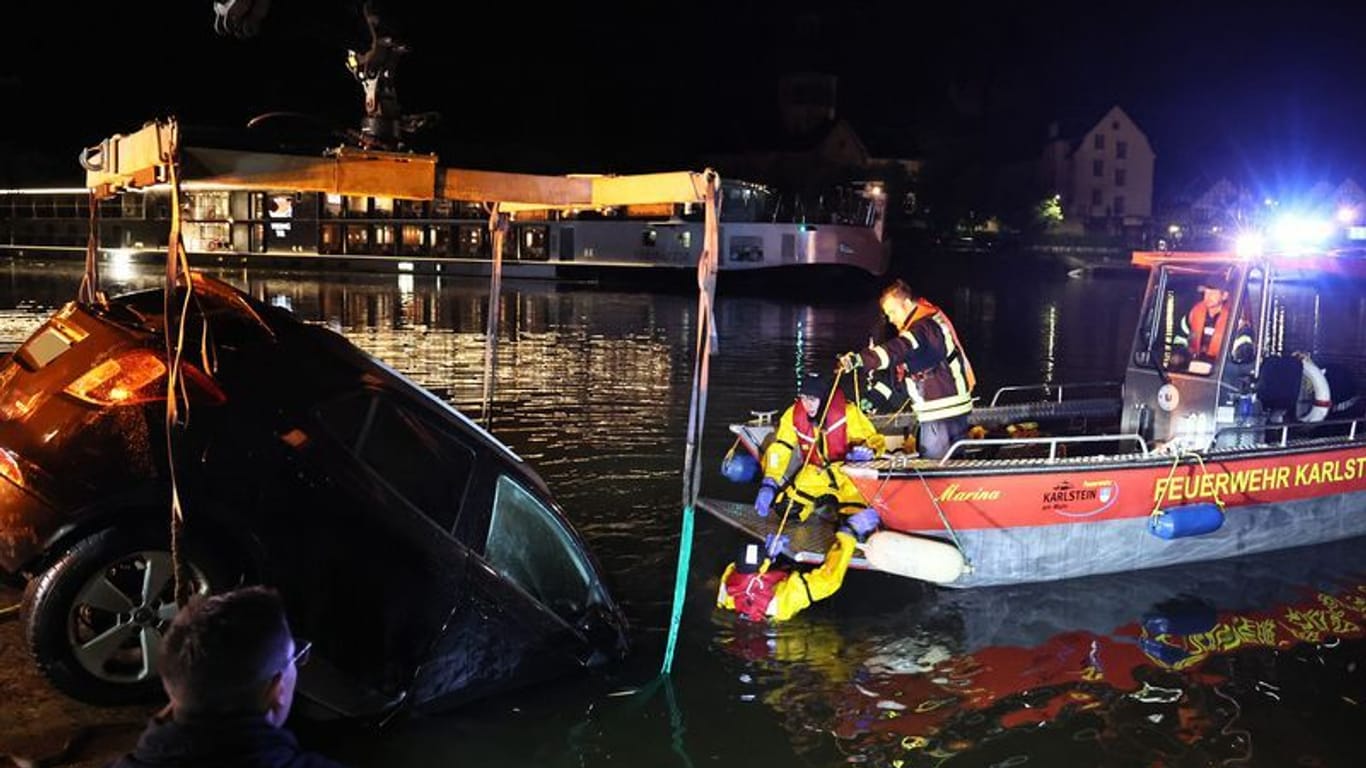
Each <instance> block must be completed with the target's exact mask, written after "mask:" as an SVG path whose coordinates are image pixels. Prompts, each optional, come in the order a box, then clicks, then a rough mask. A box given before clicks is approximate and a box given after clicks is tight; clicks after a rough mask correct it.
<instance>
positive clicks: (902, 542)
mask: <svg viewBox="0 0 1366 768" xmlns="http://www.w3.org/2000/svg"><path fill="white" fill-rule="evenodd" d="M863 556H864V558H866V559H867V560H868V564H869V565H871V566H873V567H874V568H876V569H878V570H879V571H885V572H887V573H892V574H896V575H897V576H906V577H908V578H912V579H919V580H921V581H929V582H933V583H935V584H948V583H949V582H952V581H954V580H956V579H957V578H958V577H959V576H962V575H963V574H964V573H966V572H967V570H968V568H967V563H966V561H964V560H963V553H962V552H959V551H958V548H957V547H955V546H953V545H952V544H950V543H949V542H947V541H940V540H939V539H932V538H929V537H926V536H912V535H910V534H906V533H899V532H897V531H886V530H883V531H877V532H875V533H873V535H871V536H869V537H868V541H867V542H865V543H864V544H863Z"/></svg>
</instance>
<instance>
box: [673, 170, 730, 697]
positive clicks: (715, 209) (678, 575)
mask: <svg viewBox="0 0 1366 768" xmlns="http://www.w3.org/2000/svg"><path fill="white" fill-rule="evenodd" d="M705 178H706V185H707V186H706V192H705V195H704V198H703V199H704V201H705V208H706V227H705V229H704V233H703V238H702V255H701V257H700V258H698V260H697V288H698V291H697V354H696V358H695V360H694V362H693V381H692V397H691V400H690V403H689V406H688V435H687V442H686V447H685V449H684V453H683V526H682V531H681V532H680V534H679V543H678V568H677V570H676V571H675V573H674V597H673V610H672V611H671V612H670V615H669V635H668V641H667V643H666V644H665V646H664V662H663V664H662V665H661V667H660V674H661V675H668V674H669V673H670V672H671V671H672V669H673V662H674V652H675V651H676V650H677V647H678V627H679V624H680V623H681V622H682V620H683V602H684V598H686V597H687V592H688V565H689V561H690V559H691V558H692V537H693V518H694V516H695V515H694V506H695V505H696V503H697V493H698V488H699V487H701V484H702V467H701V464H700V462H698V461H697V454H698V451H699V450H700V444H701V438H702V424H703V421H704V420H705V416H706V412H707V379H708V377H709V375H710V370H711V366H710V364H711V353H712V352H714V351H716V348H717V339H716V319H715V317H714V316H713V314H712V305H713V299H714V297H715V296H716V267H717V258H718V255H717V254H718V252H719V250H720V242H719V241H720V237H719V233H718V227H719V225H718V221H719V217H720V191H721V178H720V177H719V176H718V175H717V174H716V173H715V172H713V171H707V172H706V174H705Z"/></svg>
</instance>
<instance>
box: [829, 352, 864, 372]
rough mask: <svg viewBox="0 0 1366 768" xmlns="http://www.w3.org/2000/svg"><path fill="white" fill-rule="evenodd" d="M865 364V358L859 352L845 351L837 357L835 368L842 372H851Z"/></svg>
mask: <svg viewBox="0 0 1366 768" xmlns="http://www.w3.org/2000/svg"><path fill="white" fill-rule="evenodd" d="M862 365H863V358H862V357H861V356H860V355H859V353H857V352H845V353H844V354H842V355H840V356H839V357H837V358H835V368H836V369H838V370H839V372H840V373H850V372H851V371H853V370H854V369H856V368H859V367H861V366H862Z"/></svg>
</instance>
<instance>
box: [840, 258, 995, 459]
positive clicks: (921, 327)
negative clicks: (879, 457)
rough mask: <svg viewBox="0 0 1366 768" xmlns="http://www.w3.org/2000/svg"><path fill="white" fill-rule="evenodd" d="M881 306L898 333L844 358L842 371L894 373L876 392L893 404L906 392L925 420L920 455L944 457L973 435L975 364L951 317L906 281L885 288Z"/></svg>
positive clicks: (881, 382) (879, 300) (915, 410)
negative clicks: (970, 432)
mask: <svg viewBox="0 0 1366 768" xmlns="http://www.w3.org/2000/svg"><path fill="white" fill-rule="evenodd" d="M878 305H879V306H880V307H881V308H882V312H883V314H885V315H886V316H887V320H888V321H889V322H891V324H892V327H893V328H895V329H896V330H897V335H896V336H895V337H893V338H892V339H891V340H890V341H887V342H886V343H884V344H880V345H876V346H872V347H870V348H869V349H865V350H863V351H861V352H848V353H845V354H843V355H840V357H839V359H838V367H839V369H840V370H841V371H845V372H849V371H853V370H855V369H858V368H865V369H871V370H876V371H886V372H888V373H890V374H891V375H890V376H889V377H888V379H887V380H885V381H880V382H878V383H877V384H876V385H875V386H874V389H875V391H876V392H877V394H879V395H881V396H882V397H883V398H884V399H888V400H890V399H891V397H893V396H894V395H895V394H898V393H895V392H894V391H893V388H894V387H901V388H904V392H905V394H906V395H907V396H909V397H910V399H911V408H912V410H914V412H915V414H916V417H917V419H918V420H919V422H920V436H919V451H920V455H921V456H924V457H925V458H930V459H938V458H942V457H943V456H944V455H945V454H946V453H947V452H948V450H949V448H950V447H951V446H952V445H953V444H954V443H955V442H957V441H958V440H961V439H963V437H964V436H966V435H967V432H968V414H969V413H971V412H972V389H973V387H974V386H975V385H976V383H977V381H976V377H975V376H974V375H973V372H972V364H971V363H970V362H968V358H967V354H966V353H965V352H964V351H963V345H962V343H961V342H959V340H958V332H957V331H955V330H954V327H953V323H952V322H950V321H949V317H948V315H946V314H944V311H943V310H941V309H940V308H938V307H936V306H935V305H933V304H931V303H930V302H929V301H926V300H925V299H923V298H918V297H916V296H915V294H914V293H912V292H911V287H910V286H909V285H907V284H906V283H905V282H904V281H902V280H897V281H896V282H894V283H892V284H891V285H889V286H888V287H887V288H886V289H885V290H883V292H882V295H881V296H879V297H878Z"/></svg>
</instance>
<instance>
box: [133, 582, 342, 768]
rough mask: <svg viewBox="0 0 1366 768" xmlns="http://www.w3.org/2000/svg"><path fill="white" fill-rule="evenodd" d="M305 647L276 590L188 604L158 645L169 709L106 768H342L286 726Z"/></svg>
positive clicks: (263, 589) (238, 593) (241, 591)
mask: <svg viewBox="0 0 1366 768" xmlns="http://www.w3.org/2000/svg"><path fill="white" fill-rule="evenodd" d="M311 648H312V644H311V643H309V642H306V641H303V640H298V639H296V638H295V637H294V636H293V635H292V634H291V633H290V630H289V622H288V620H287V619H286V617H285V609H284V603H283V602H282V601H281V600H280V596H279V595H278V594H277V593H276V592H275V591H274V590H272V589H268V588H266V587H259V586H257V587H244V588H242V589H238V590H235V591H231V592H225V593H223V594H219V595H213V596H211V597H207V598H205V597H195V598H193V599H191V600H190V602H189V603H188V604H186V605H185V607H183V608H181V609H180V612H179V613H178V614H176V617H175V618H174V619H173V620H172V621H171V626H170V628H169V629H168V630H167V632H166V635H165V637H164V638H163V639H162V642H161V658H160V660H159V662H158V667H159V670H158V671H159V672H160V673H161V684H162V687H163V688H165V690H166V695H167V696H168V697H170V700H171V702H170V704H168V705H167V706H166V707H165V708H164V709H162V710H161V711H160V712H159V713H157V715H156V716H154V717H153V718H152V721H151V722H150V723H148V725H147V728H146V730H144V731H143V732H142V736H141V737H140V738H139V739H138V745H137V748H136V749H135V750H134V751H133V753H132V754H129V755H125V756H124V757H122V758H120V759H118V760H116V761H114V762H113V763H110V764H109V768H153V767H156V768H182V767H183V768H189V766H194V767H195V768H228V766H232V768H343V766H342V764H340V763H337V762H333V761H332V760H329V759H327V758H325V757H322V756H321V755H318V754H315V753H311V752H305V751H304V750H302V749H301V748H300V747H299V742H298V741H297V740H296V739H295V738H294V734H292V733H290V732H289V731H288V730H286V729H285V728H284V723H285V720H286V719H287V718H288V717H289V710H290V707H291V705H292V704H293V702H294V684H295V682H296V680H297V679H298V674H299V670H298V668H299V667H300V666H302V665H303V664H304V663H305V662H306V661H307V660H308V655H309V651H310V649H311Z"/></svg>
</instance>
